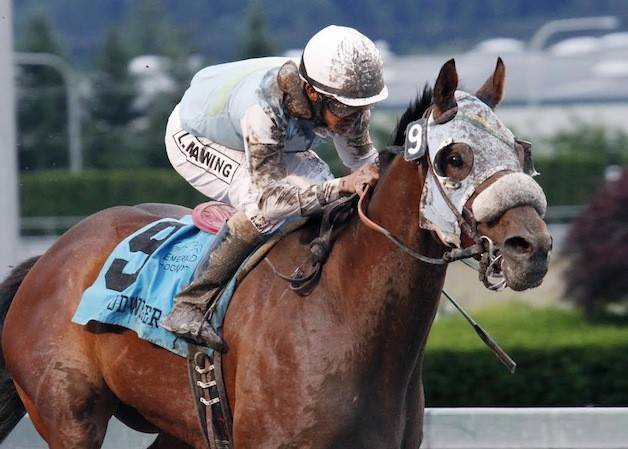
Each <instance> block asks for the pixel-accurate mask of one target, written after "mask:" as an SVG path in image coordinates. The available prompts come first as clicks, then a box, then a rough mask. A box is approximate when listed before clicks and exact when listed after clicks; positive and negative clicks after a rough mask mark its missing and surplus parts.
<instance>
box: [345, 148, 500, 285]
mask: <svg viewBox="0 0 628 449" xmlns="http://www.w3.org/2000/svg"><path fill="white" fill-rule="evenodd" d="M428 159H429V158H428ZM430 166H431V164H430ZM439 185H440V184H439ZM369 192H370V186H366V187H365V188H364V189H363V190H362V191H361V192H360V193H359V194H358V195H359V196H360V199H359V200H358V207H357V209H358V216H359V217H360V220H362V223H364V225H365V226H366V227H368V228H369V229H372V230H373V231H375V232H379V233H380V234H382V235H383V236H385V237H386V238H388V239H389V240H390V241H391V242H393V243H394V244H395V245H397V246H398V247H399V248H401V249H402V250H403V251H404V252H405V253H407V254H409V255H410V256H412V257H414V258H415V259H417V260H420V261H422V262H426V263H430V264H432V265H445V264H447V263H450V262H454V261H456V260H462V261H465V259H469V258H471V257H475V256H480V262H479V264H478V265H477V266H474V265H473V264H470V263H467V265H469V266H470V267H472V268H474V269H476V270H478V273H479V277H480V280H481V281H482V283H483V284H484V286H485V287H486V288H488V289H489V290H495V291H500V290H503V289H504V288H505V287H506V280H505V279H502V280H500V281H499V282H497V283H493V282H491V280H490V279H489V278H490V277H493V276H496V274H497V272H498V270H497V267H498V262H499V259H500V258H501V254H497V250H496V249H495V244H494V243H493V241H492V240H491V239H490V238H488V237H486V236H484V235H480V234H478V232H477V231H476V230H475V229H474V228H473V227H472V226H471V225H469V223H468V222H467V221H466V220H465V219H464V218H463V217H462V215H461V214H460V213H459V212H458V210H457V209H456V208H455V207H454V206H453V204H451V201H448V205H449V207H450V208H451V210H452V212H453V213H454V214H455V216H456V219H457V220H458V224H459V225H460V228H461V229H462V230H463V232H465V233H466V234H467V235H468V236H469V237H470V238H471V239H473V241H474V242H475V244H473V245H471V246H469V247H467V248H453V249H451V250H449V251H446V252H445V253H443V255H442V257H440V258H435V257H428V256H425V255H423V254H420V253H418V252H416V251H414V250H413V249H411V248H409V247H408V246H407V245H406V244H404V243H403V242H402V241H401V240H399V239H398V238H397V237H395V236H394V235H392V234H391V232H390V231H388V230H387V229H386V228H384V227H382V226H380V225H378V224H377V223H375V222H374V221H373V220H371V219H370V218H369V217H368V216H367V215H366V206H365V204H364V203H365V201H368V200H367V198H368V196H369V195H368V193H369ZM443 197H444V198H447V199H449V197H447V196H446V195H445V194H444V192H443ZM467 213H468V214H470V217H471V219H472V220H473V215H472V212H471V211H469V210H467V209H466V208H465V214H467ZM473 222H475V221H474V220H473Z"/></svg>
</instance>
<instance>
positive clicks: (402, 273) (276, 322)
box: [0, 59, 551, 449]
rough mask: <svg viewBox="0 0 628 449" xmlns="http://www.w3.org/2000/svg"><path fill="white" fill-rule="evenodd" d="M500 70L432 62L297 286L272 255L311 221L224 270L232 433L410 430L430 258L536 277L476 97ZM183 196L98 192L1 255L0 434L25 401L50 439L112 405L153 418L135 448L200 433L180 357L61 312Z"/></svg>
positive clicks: (303, 439) (409, 434)
mask: <svg viewBox="0 0 628 449" xmlns="http://www.w3.org/2000/svg"><path fill="white" fill-rule="evenodd" d="M504 85H505V68H504V64H503V63H502V61H501V59H500V60H498V63H497V66H496V68H495V71H494V73H493V74H492V75H491V76H490V77H489V79H488V80H487V81H486V83H485V84H484V85H483V86H482V87H481V88H480V90H479V91H478V92H477V93H476V94H475V95H471V94H467V93H464V92H461V91H458V90H457V86H458V75H457V70H456V67H455V63H454V61H453V60H451V61H449V62H447V63H446V64H445V65H444V66H443V67H442V68H441V71H440V73H439V76H438V78H437V80H436V82H435V84H434V88H433V91H432V90H431V89H429V88H428V89H426V91H425V92H424V95H423V98H422V99H421V101H419V100H418V99H417V101H415V102H413V103H412V104H411V106H410V107H409V108H408V110H407V111H406V113H405V114H404V115H403V116H402V117H401V119H400V122H399V125H398V129H397V132H396V138H395V143H396V144H397V145H403V144H404V139H405V140H406V142H405V143H406V145H405V149H404V150H403V151H401V153H403V154H395V155H390V156H386V155H384V154H383V153H382V157H381V161H380V162H381V168H382V170H381V177H380V180H379V182H378V183H377V185H376V187H375V188H374V189H372V190H371V191H368V192H364V193H363V197H362V200H364V201H362V200H361V202H360V204H359V207H358V209H359V211H360V214H357V215H356V214H354V215H352V216H351V217H350V218H349V219H348V223H347V224H346V226H345V228H344V229H343V230H342V231H341V232H340V233H339V235H338V237H337V239H336V240H335V243H334V245H333V248H332V250H331V252H330V254H329V256H328V258H327V260H326V262H325V264H324V267H323V270H322V275H321V277H320V280H319V283H318V285H317V286H316V287H315V288H314V290H313V291H312V293H311V294H310V295H309V296H306V297H302V296H299V295H297V294H295V292H294V291H293V290H291V289H290V288H289V284H287V283H286V282H285V280H283V279H281V278H279V277H277V276H276V275H275V271H274V270H273V269H272V268H274V269H276V270H277V271H280V272H292V271H293V270H294V268H295V267H296V266H298V265H299V263H300V262H301V261H302V259H303V255H304V254H305V253H306V252H307V250H308V243H309V241H310V238H309V237H310V235H311V234H312V229H313V227H314V225H311V226H306V227H304V228H302V229H300V230H298V231H296V232H293V233H291V234H289V235H288V236H287V237H285V238H283V239H282V240H281V241H280V242H279V243H278V244H277V245H276V246H275V247H274V248H273V249H272V250H271V251H270V252H269V253H268V255H267V256H266V258H267V259H268V261H269V262H271V263H272V266H271V264H266V263H260V264H258V265H257V266H256V267H255V268H254V269H253V270H252V271H251V272H250V273H249V274H248V276H247V277H246V278H245V279H244V280H243V281H242V282H241V284H240V285H239V287H238V289H237V291H236V293H235V296H234V297H233V299H232V301H231V305H230V308H229V310H228V312H227V315H226V318H225V322H224V327H223V337H224V339H225V341H226V342H227V344H228V346H229V350H228V352H227V353H226V354H224V356H223V371H224V378H225V383H226V389H227V394H228V398H229V406H230V408H231V411H232V416H233V446H234V447H235V448H238V449H245V448H296V447H300V448H305V447H307V448H341V447H342V448H345V447H350V448H386V449H389V448H417V447H419V446H420V444H421V439H422V421H423V410H424V394H423V386H422V381H421V367H422V360H423V351H424V348H425V344H426V340H427V336H428V332H429V330H430V327H431V325H432V321H433V319H434V316H435V313H436V310H437V306H438V303H439V297H440V294H441V290H442V288H443V283H444V279H445V273H446V267H447V262H448V261H449V260H452V259H454V258H458V257H462V256H465V255H473V256H474V257H476V258H478V259H479V258H481V257H482V258H484V259H486V257H488V259H489V265H491V266H492V267H493V268H492V269H493V270H494V271H500V272H502V273H503V274H504V276H505V280H506V283H507V284H508V286H510V287H511V288H513V289H514V290H524V289H527V288H531V287H535V286H537V285H539V284H540V283H541V281H542V279H543V277H544V275H545V273H546V271H547V267H548V258H549V253H550V252H551V237H550V236H549V234H548V231H547V227H546V225H545V223H544V221H543V219H542V215H543V213H544V209H543V207H544V206H543V205H542V202H543V201H544V196H543V198H539V195H538V192H537V193H535V192H534V189H533V188H530V189H531V190H532V191H533V192H532V194H529V195H527V196H526V195H521V194H520V190H521V186H528V187H530V186H529V185H528V184H529V183H527V181H525V180H523V178H522V176H528V175H527V174H524V171H526V165H529V162H530V161H529V160H528V159H529V153H527V150H528V149H527V148H526V145H525V144H524V143H521V141H519V140H517V139H514V137H513V136H512V133H510V131H509V130H508V129H507V128H506V127H505V126H504V125H503V124H502V123H501V122H500V121H499V119H497V118H496V116H495V115H494V113H493V109H494V108H495V106H496V105H497V104H498V103H499V102H500V101H501V99H502V97H503V94H504ZM432 92H433V93H432ZM469 108H470V109H469ZM421 117H423V120H418V121H417V119H420V118H421ZM408 125H410V126H408ZM493 153H494V154H493ZM492 155H493V156H494V157H493V156H492ZM506 159H507V160H509V161H511V162H510V163H508V164H505V163H504V160H506ZM512 161H514V162H512ZM527 171H529V170H527ZM512 177H514V178H512ZM528 177H529V176H528ZM471 178H472V181H473V182H468V181H469V179H471ZM506 179H511V180H512V179H516V180H517V181H515V182H514V183H513V182H510V181H509V182H506V181H504V180H506ZM530 179H531V178H530ZM522 180H523V181H525V182H523V181H522ZM526 183H527V184H526ZM513 184H514V185H513ZM491 186H493V188H492V187H491ZM496 187H498V188H496ZM427 189H429V191H430V192H429V193H430V194H429V195H427V196H426V195H423V194H424V193H425V192H426V191H427ZM465 189H466V191H468V194H465V195H461V194H460V192H461V191H462V190H465ZM539 189H540V188H539ZM524 190H525V189H524ZM438 192H440V193H441V194H442V195H445V196H447V198H444V197H443V196H442V195H441V196H440V197H439V196H438V195H439V193H438ZM485 193H486V195H484V194H485ZM541 194H542V192H541ZM438 198H440V200H439V199H438ZM460 201H462V203H460ZM475 203H478V204H479V203H482V204H480V205H478V204H475ZM443 204H444V207H445V209H442V207H443ZM434 210H436V212H437V215H439V214H440V215H439V216H447V215H449V214H450V215H451V216H454V217H455V219H454V220H453V221H454V223H453V225H451V222H450V221H449V222H448V221H447V220H445V221H444V222H443V223H441V222H439V219H438V217H436V216H434V215H433V213H432V212H434ZM430 211H431V212H430ZM189 213H190V211H189V210H188V209H186V208H183V207H179V206H173V205H159V204H150V205H139V206H134V207H130V206H129V207H126V206H123V207H115V208H112V209H107V210H105V211H101V212H99V213H96V214H94V215H92V216H90V217H88V218H86V219H85V220H83V221H82V222H80V223H79V224H77V225H76V226H75V227H73V228H72V229H70V230H69V231H68V232H67V233H65V234H64V235H63V236H61V237H60V238H59V239H58V240H57V241H56V242H55V243H54V244H53V245H52V246H51V247H50V249H49V250H48V251H46V252H45V253H44V254H43V255H42V256H40V257H38V258H33V259H31V260H28V261H25V262H23V263H22V264H20V265H19V266H17V267H15V268H14V269H13V271H12V272H11V273H10V275H9V276H8V277H7V279H6V280H5V281H4V283H3V284H2V285H1V286H0V319H2V320H1V321H0V322H2V323H3V326H4V328H3V334H2V348H1V349H2V356H3V358H2V359H0V363H1V365H0V367H1V368H4V369H6V372H7V373H8V375H10V377H11V378H12V381H13V384H10V383H9V380H8V379H9V378H8V377H7V374H5V377H4V381H3V388H2V392H1V398H0V441H1V440H2V439H3V438H4V437H6V435H7V434H8V432H10V430H11V429H12V428H13V427H14V426H15V424H16V423H17V421H19V419H20V418H21V417H22V416H23V415H24V413H25V412H28V414H29V415H30V418H31V420H32V422H33V424H34V426H35V428H36V429H37V431H38V432H39V434H40V435H41V436H42V437H43V439H44V440H46V442H47V443H48V445H49V447H51V448H54V449H65V448H70V447H71V448H83V449H87V448H89V449H94V448H99V447H100V446H101V445H102V442H103V439H104V436H105V432H106V430H107V424H108V421H109V419H110V418H111V417H112V415H115V416H116V417H117V418H118V419H120V420H121V421H122V422H123V423H125V424H127V425H128V426H130V427H132V428H133V429H136V430H140V431H143V432H154V433H157V434H158V436H157V438H156V440H155V442H154V443H153V444H152V446H151V448H188V447H190V448H196V449H202V448H203V447H205V443H204V440H203V438H202V436H201V430H200V427H199V423H198V419H197V416H196V412H195V407H194V405H193V402H194V398H193V396H192V393H191V391H190V388H189V383H188V373H187V367H186V360H185V359H184V358H183V357H180V356H178V355H175V354H172V353H170V352H168V351H167V350H164V349H162V348H160V347H157V346H155V345H153V344H151V343H148V342H146V341H143V340H140V339H139V338H138V337H137V335H136V334H135V333H134V332H133V331H130V330H128V329H124V328H121V327H114V326H109V325H103V324H98V323H93V322H92V323H90V325H88V326H80V325H77V324H74V323H72V322H71V318H72V316H73V313H74V311H75V309H76V308H77V305H78V303H79V301H80V299H81V296H82V293H83V292H84V291H85V289H87V288H88V287H89V286H90V285H91V284H92V283H93V282H94V280H95V278H96V276H97V275H98V272H99V271H100V269H101V267H102V266H103V263H104V261H105V260H106V258H107V256H108V254H109V253H110V252H111V251H112V250H113V249H114V247H115V246H116V245H117V244H118V242H120V241H121V240H122V239H123V238H125V237H127V236H128V235H130V234H131V233H133V232H134V231H136V230H137V229H139V228H140V227H142V226H144V225H146V224H148V223H150V222H152V221H155V220H157V219H160V218H162V217H181V216H183V215H185V214H189ZM430 217H432V218H430ZM428 218H429V220H428V222H426V220H427V219H428ZM447 223H449V224H447ZM367 224H368V225H367ZM450 225H451V226H450ZM458 228H460V229H458ZM448 229H449V231H452V232H449V231H448ZM376 230H379V231H382V230H383V231H385V232H376ZM456 233H458V235H459V237H460V242H459V244H460V249H456V244H452V243H451V241H452V238H453V239H454V240H455V239H456V235H454V234H456ZM452 235H453V237H452ZM465 248H466V250H465ZM465 251H467V253H464V252H465ZM481 253H482V255H480V254H481Z"/></svg>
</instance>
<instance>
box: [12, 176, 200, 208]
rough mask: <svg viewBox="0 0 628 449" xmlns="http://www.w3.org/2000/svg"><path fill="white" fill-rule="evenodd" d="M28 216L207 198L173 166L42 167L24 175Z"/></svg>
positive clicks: (22, 182)
mask: <svg viewBox="0 0 628 449" xmlns="http://www.w3.org/2000/svg"><path fill="white" fill-rule="evenodd" d="M19 191H20V206H21V214H22V216H25V217H41V216H44V217H45V216H64V215H65V216H87V215H90V214H92V213H94V212H98V211H99V210H102V209H106V208H108V207H112V206H119V205H133V204H140V203H151V202H157V203H174V204H181V205H184V206H188V207H192V206H194V205H195V204H198V203H200V202H202V201H206V200H207V198H206V197H204V196H203V195H202V194H201V193H199V192H197V191H196V190H195V189H194V188H192V187H191V186H190V185H189V184H188V183H187V182H186V181H185V180H184V179H183V178H182V177H181V176H180V175H179V174H178V173H176V172H174V171H173V170H166V169H163V170H156V169H152V170H107V171H98V170H87V171H84V172H82V173H80V174H78V175H72V174H70V173H68V172H67V171H61V170H58V171H38V172H34V173H25V174H22V176H20V188H19Z"/></svg>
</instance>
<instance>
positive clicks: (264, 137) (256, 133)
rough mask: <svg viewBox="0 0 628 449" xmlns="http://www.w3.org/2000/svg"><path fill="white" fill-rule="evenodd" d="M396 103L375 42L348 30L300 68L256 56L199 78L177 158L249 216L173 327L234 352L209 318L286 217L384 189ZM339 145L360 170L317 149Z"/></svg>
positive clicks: (181, 127)
mask: <svg viewBox="0 0 628 449" xmlns="http://www.w3.org/2000/svg"><path fill="white" fill-rule="evenodd" d="M387 96H388V89H387V87H386V85H385V83H384V76H383V62H382V58H381V55H380V53H379V51H378V50H377V48H376V46H375V44H374V43H373V42H372V41H371V40H370V39H368V38H367V37H366V36H364V35H363V34H361V33H359V32H358V31H356V30H355V29H352V28H347V27H341V26H329V27H326V28H324V29H322V30H321V31H319V32H318V33H316V34H315V35H314V36H313V37H312V38H311V39H310V40H309V42H308V43H307V45H306V46H305V49H304V51H303V54H302V57H301V60H300V62H299V63H298V64H297V63H295V61H293V60H291V59H289V58H277V57H270V58H256V59H250V60H244V61H237V62H232V63H226V64H220V65H215V66H210V67H206V68H204V69H202V70H200V71H199V72H198V73H197V74H196V75H195V76H194V77H193V79H192V82H191V84H190V87H189V88H188V90H187V91H186V92H185V94H184V95H183V98H182V99H181V101H180V103H179V104H178V105H177V106H176V107H175V109H174V111H173V112H172V114H171V116H170V119H169V120H168V125H167V129H166V138H165V142H166V151H167V154H168V158H169V159H170V162H171V163H172V165H173V167H174V168H175V169H176V170H177V171H178V172H179V173H180V174H181V176H183V177H184V178H185V179H186V180H187V181H188V182H189V183H190V184H191V185H192V186H193V187H195V188H196V189H197V190H199V191H200V192H202V193H203V194H205V195H207V196H208V197H210V198H212V199H214V200H217V201H221V202H223V203H226V204H229V205H231V206H233V207H235V208H236V209H237V212H236V213H235V215H233V216H232V217H231V218H230V219H229V220H228V221H227V223H225V225H223V227H222V228H221V230H220V231H219V232H218V234H217V235H216V237H215V239H214V241H213V243H212V248H209V250H208V252H209V251H211V253H210V255H209V259H208V260H207V262H206V265H205V268H204V269H203V271H202V274H201V275H200V276H198V277H197V278H196V279H195V280H194V281H193V282H192V283H191V284H190V285H188V286H187V287H185V288H184V289H183V290H182V291H181V292H180V293H179V294H178V295H177V296H176V297H175V302H174V307H173V309H172V311H171V312H170V314H168V315H167V316H166V317H165V318H164V319H163V320H162V322H161V326H162V327H164V328H165V329H168V330H170V331H172V332H174V333H175V334H177V335H178V336H180V337H184V338H188V339H192V340H195V341H197V342H199V343H203V344H205V345H207V346H210V347H214V348H215V349H222V348H224V345H223V342H222V339H221V337H220V336H218V335H217V334H216V332H215V331H214V330H213V329H212V328H211V326H210V325H209V322H207V320H205V319H204V314H205V312H206V311H207V310H208V307H209V306H210V305H211V301H212V300H213V299H214V296H216V295H215V293H216V292H217V290H218V289H219V288H220V287H222V286H223V285H224V284H225V283H226V282H227V281H228V279H229V278H230V276H231V275H232V274H233V272H235V270H236V269H237V268H238V267H239V266H240V264H241V263H242V262H243V260H244V259H245V258H246V257H247V256H248V254H249V253H250V251H252V249H253V248H254V247H255V246H257V244H258V243H260V242H261V241H262V240H263V238H264V236H265V235H268V234H269V233H271V232H272V231H274V230H275V229H277V228H278V227H279V226H280V225H281V224H282V223H283V222H284V221H285V220H286V219H288V218H291V217H301V216H307V215H310V214H312V213H316V212H319V211H320V210H321V209H322V208H323V207H324V206H325V205H327V204H329V203H331V202H333V201H335V200H337V199H338V198H340V197H341V196H343V195H350V194H353V193H355V192H357V191H359V190H360V189H361V188H362V187H363V186H364V185H365V184H369V185H371V186H372V185H374V184H375V183H376V182H377V179H378V177H379V166H378V165H377V154H378V153H377V150H376V149H375V148H374V147H373V143H372V141H371V138H370V135H369V131H368V126H369V119H370V116H371V112H370V108H371V107H372V106H373V105H374V104H375V103H377V102H379V101H382V100H384V99H385V98H386V97H387ZM329 140H333V143H334V145H335V147H336V151H337V153H338V155H339V157H340V159H341V160H342V162H343V163H344V164H345V165H346V166H347V167H348V168H349V169H350V170H352V173H351V174H349V175H347V176H344V177H342V178H338V179H334V177H333V175H332V173H331V171H330V169H329V166H328V165H327V164H326V163H325V162H323V160H322V159H320V158H319V157H318V156H317V155H316V153H315V152H314V151H313V150H314V148H316V147H317V146H319V145H321V144H323V143H325V142H327V141H329Z"/></svg>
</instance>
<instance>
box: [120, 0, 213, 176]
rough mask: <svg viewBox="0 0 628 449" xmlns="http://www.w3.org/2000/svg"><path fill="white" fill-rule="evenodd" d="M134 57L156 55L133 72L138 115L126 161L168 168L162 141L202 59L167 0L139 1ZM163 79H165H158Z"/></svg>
mask: <svg viewBox="0 0 628 449" xmlns="http://www.w3.org/2000/svg"><path fill="white" fill-rule="evenodd" d="M129 23H130V29H131V30H132V33H131V35H130V41H131V42H133V44H131V48H132V49H133V50H132V51H133V56H142V55H153V56H155V59H154V60H153V61H154V65H152V66H146V67H145V70H144V73H143V75H146V76H142V75H137V74H136V75H135V78H134V79H133V82H134V83H135V88H136V92H137V93H138V95H139V94H140V93H141V95H142V97H141V98H139V97H137V98H136V101H135V106H136V113H137V114H138V118H137V119H136V120H133V121H132V122H131V123H130V124H129V125H130V126H129V128H128V138H127V139H126V140H125V142H124V144H125V147H126V148H127V150H128V154H129V155H130V156H132V160H131V159H128V160H127V161H126V163H131V162H132V163H133V165H137V164H142V165H143V166H145V167H170V163H169V162H168V158H167V157H166V152H165V146H164V132H165V128H166V123H167V122H168V117H169V116H170V113H171V112H172V110H173V109H174V107H175V106H176V105H177V103H178V102H179V101H180V100H181V97H182V95H183V92H185V89H186V88H187V87H188V85H189V83H190V80H191V78H192V76H193V74H194V73H195V72H196V70H198V69H200V68H201V66H202V65H203V62H204V61H203V58H201V57H199V56H197V55H195V54H194V51H193V49H192V47H191V45H190V43H189V36H188V34H187V31H186V30H185V28H182V27H178V26H175V25H174V24H173V23H172V22H171V21H170V19H169V16H168V12H167V9H166V7H165V2H164V1H163V0H142V1H141V2H138V3H136V7H135V9H134V10H133V11H132V13H131V16H130V18H129ZM157 78H159V79H161V80H162V84H159V83H155V80H156V79H157Z"/></svg>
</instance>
